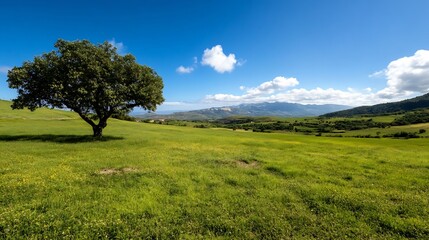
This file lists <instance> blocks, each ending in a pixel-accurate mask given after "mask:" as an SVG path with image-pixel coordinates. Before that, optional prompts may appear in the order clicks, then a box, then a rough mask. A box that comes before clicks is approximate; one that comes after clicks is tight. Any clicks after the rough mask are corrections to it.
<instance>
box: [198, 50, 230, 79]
mask: <svg viewBox="0 0 429 240" xmlns="http://www.w3.org/2000/svg"><path fill="white" fill-rule="evenodd" d="M201 64H202V65H208V66H210V67H212V68H213V69H214V70H215V71H217V72H219V73H224V72H231V71H232V70H234V68H235V66H236V65H237V59H235V54H233V53H230V54H229V55H228V56H226V55H225V54H224V53H223V49H222V46H221V45H216V46H214V47H212V48H211V49H206V50H204V54H203V57H202V61H201Z"/></svg>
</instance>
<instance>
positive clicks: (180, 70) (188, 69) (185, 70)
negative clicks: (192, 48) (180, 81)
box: [176, 66, 194, 74]
mask: <svg viewBox="0 0 429 240" xmlns="http://www.w3.org/2000/svg"><path fill="white" fill-rule="evenodd" d="M192 71H194V68H193V67H184V66H180V67H178V68H176V72H178V73H181V74H185V73H191V72H192Z"/></svg>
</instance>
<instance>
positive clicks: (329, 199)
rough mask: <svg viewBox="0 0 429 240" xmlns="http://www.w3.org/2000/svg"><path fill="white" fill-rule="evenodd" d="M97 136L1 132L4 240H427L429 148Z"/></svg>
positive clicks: (166, 130)
mask: <svg viewBox="0 0 429 240" xmlns="http://www.w3.org/2000/svg"><path fill="white" fill-rule="evenodd" d="M35 113H37V111H36V112H35ZM8 114H9V113H8ZM67 114H68V113H67ZM1 115H2V114H1V113H0V116H1ZM88 135H91V129H90V127H89V126H87V124H86V123H84V122H83V121H81V120H79V119H78V118H76V119H73V115H72V117H71V119H70V120H50V121H45V120H40V119H31V117H27V118H24V119H16V118H14V119H4V120H2V121H0V151H1V157H0V166H1V168H0V238H2V239H3V238H11V239H14V238H22V239H29V238H33V239H40V238H47V239H58V238H78V239H82V238H83V239H94V238H127V239H128V238H137V239H140V238H161V239H171V238H201V239H207V238H241V239H267V238H268V239H282V238H283V239H287V238H294V239H345V238H360V239H392V238H393V239H396V238H420V239H425V238H428V237H429V220H428V219H429V187H428V186H429V150H428V147H427V146H428V144H429V139H409V140H397V139H355V138H325V137H315V136H302V135H296V134H276V133H272V134H263V133H251V132H239V131H231V130H225V129H216V130H212V129H194V128H187V127H175V126H165V125H154V124H143V123H133V122H122V121H118V120H110V121H109V125H108V127H107V128H106V129H105V136H106V138H105V141H89V140H88V137H86V136H88Z"/></svg>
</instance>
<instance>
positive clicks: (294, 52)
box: [0, 0, 429, 111]
mask: <svg viewBox="0 0 429 240" xmlns="http://www.w3.org/2000/svg"><path fill="white" fill-rule="evenodd" d="M0 22H1V23H2V24H1V30H0V33H1V37H0V43H1V44H0V98H1V99H12V98H14V97H15V96H16V93H15V90H11V89H8V88H7V83H6V80H7V70H8V69H10V68H11V67H13V66H20V65H21V64H22V63H23V62H24V61H26V60H32V59H33V58H34V56H36V55H40V54H42V53H45V52H48V51H51V50H53V45H54V43H55V42H56V40H57V39H59V38H62V39H66V40H77V39H87V40H90V41H91V42H93V43H100V42H104V41H110V42H111V43H113V44H115V45H116V46H117V47H118V50H120V52H121V53H130V54H133V55H134V56H136V58H137V60H138V62H139V63H141V64H144V65H148V66H150V67H152V68H154V69H155V70H156V71H157V72H158V74H159V75H160V76H162V77H163V80H164V85H165V88H164V97H165V99H166V102H165V103H164V104H163V105H162V106H160V107H159V110H160V111H162V110H189V109H198V108H205V107H211V106H225V105H236V104H240V103H254V102H265V101H287V102H298V103H304V104H310V103H311V104H324V103H336V104H346V105H353V106H357V105H369V104H376V103H381V102H389V101H396V100H400V99H405V98H409V97H412V96H417V95H421V94H424V93H427V92H428V91H429V27H428V26H427V25H428V23H429V1H427V0H359V1H347V0H295V1H288V0H277V1H274V0H253V1H252V0H228V1H222V0H218V1H211V0H204V1H203V0H192V1H191V0H188V1H173V0H170V1H166V0H150V1H146V0H142V1H127V0H123V1H109V0H104V1H81V0H79V1H20V0H14V1H1V3H0Z"/></svg>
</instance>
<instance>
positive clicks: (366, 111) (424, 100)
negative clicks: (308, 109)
mask: <svg viewBox="0 0 429 240" xmlns="http://www.w3.org/2000/svg"><path fill="white" fill-rule="evenodd" d="M423 108H429V93H427V94H424V95H422V96H418V97H415V98H411V99H407V100H403V101H400V102H392V103H382V104H377V105H374V106H362V107H356V108H352V109H347V110H342V111H338V112H332V113H328V114H324V115H322V116H321V117H351V116H355V115H370V114H371V115H383V114H390V113H395V112H402V111H405V112H406V111H412V110H416V109H423Z"/></svg>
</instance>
